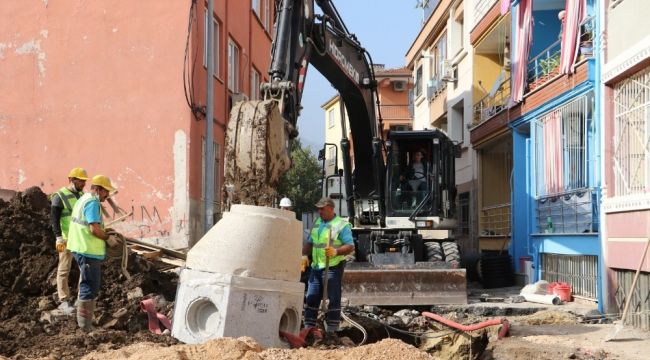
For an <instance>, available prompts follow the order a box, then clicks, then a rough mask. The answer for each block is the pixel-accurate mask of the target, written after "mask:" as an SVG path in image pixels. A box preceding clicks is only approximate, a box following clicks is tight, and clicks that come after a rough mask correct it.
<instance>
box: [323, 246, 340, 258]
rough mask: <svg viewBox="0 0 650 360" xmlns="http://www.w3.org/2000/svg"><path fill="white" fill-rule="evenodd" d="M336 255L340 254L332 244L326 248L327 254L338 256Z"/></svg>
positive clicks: (328, 255)
mask: <svg viewBox="0 0 650 360" xmlns="http://www.w3.org/2000/svg"><path fill="white" fill-rule="evenodd" d="M336 255H338V252H337V251H336V249H335V248H333V247H331V246H328V247H326V248H325V256H327V257H333V256H336Z"/></svg>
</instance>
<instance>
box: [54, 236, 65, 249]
mask: <svg viewBox="0 0 650 360" xmlns="http://www.w3.org/2000/svg"><path fill="white" fill-rule="evenodd" d="M56 251H57V252H64V251H65V240H63V237H61V236H57V237H56Z"/></svg>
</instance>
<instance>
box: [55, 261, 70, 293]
mask: <svg viewBox="0 0 650 360" xmlns="http://www.w3.org/2000/svg"><path fill="white" fill-rule="evenodd" d="M71 267H72V253H71V252H70V251H68V250H63V251H62V252H60V253H59V266H58V268H57V269H56V292H57V293H58V295H59V301H61V302H63V301H66V300H71V296H70V286H69V284H68V278H69V277H70V268H71Z"/></svg>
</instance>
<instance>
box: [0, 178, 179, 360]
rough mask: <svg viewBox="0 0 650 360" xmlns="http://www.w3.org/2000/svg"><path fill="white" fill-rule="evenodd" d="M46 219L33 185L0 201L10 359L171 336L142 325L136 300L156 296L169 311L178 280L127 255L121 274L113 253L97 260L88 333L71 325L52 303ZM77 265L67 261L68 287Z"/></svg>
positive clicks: (45, 203)
mask: <svg viewBox="0 0 650 360" xmlns="http://www.w3.org/2000/svg"><path fill="white" fill-rule="evenodd" d="M54 241H55V239H54V235H53V233H52V228H51V226H50V203H49V200H48V198H47V196H46V195H45V194H44V193H43V192H42V191H41V189H40V188H38V187H32V188H29V189H27V190H25V191H24V192H22V193H17V194H16V195H15V196H14V197H13V198H12V199H11V200H10V201H8V202H6V201H2V200H0V264H2V266H1V267H0V303H2V307H1V308H0V354H1V355H4V356H10V357H15V358H30V359H31V358H37V357H45V356H51V357H54V358H60V359H73V358H75V359H76V358H79V357H81V356H83V355H84V354H87V353H89V352H91V351H93V350H96V349H115V348H119V347H122V346H125V345H128V344H133V343H136V342H141V341H149V342H159V343H162V344H165V345H170V344H175V343H177V342H176V341H175V340H173V339H172V338H171V337H170V336H159V335H153V334H151V333H150V332H149V331H148V327H147V323H148V322H147V316H146V315H145V314H144V313H143V312H141V310H140V307H139V303H140V301H141V300H142V299H143V298H148V297H152V298H154V299H156V302H157V305H158V311H160V312H161V313H164V314H166V315H167V316H168V317H170V318H171V311H172V309H173V300H174V296H175V291H176V285H177V276H176V275H175V274H170V273H165V272H161V271H158V270H157V269H156V268H155V266H154V264H153V263H151V262H149V261H147V260H145V259H143V258H141V257H138V256H136V255H135V254H130V255H129V266H128V271H129V273H130V274H131V275H132V277H131V279H129V280H127V279H126V278H125V277H124V276H123V275H122V273H121V271H120V262H119V260H109V261H105V262H104V263H103V264H102V287H101V291H100V294H99V298H98V301H97V309H96V311H95V318H96V324H95V325H96V326H97V327H101V328H102V331H97V332H94V333H91V334H90V335H87V334H84V333H82V332H81V331H80V330H78V327H77V325H76V319H75V318H74V316H65V315H62V313H61V312H60V311H59V310H56V302H55V299H56V267H57V262H58V255H57V253H56V250H55V249H54ZM78 273H79V271H78V268H77V266H76V263H73V267H72V274H71V278H70V284H71V291H72V293H73V294H75V293H76V292H77V279H78V276H79V275H78Z"/></svg>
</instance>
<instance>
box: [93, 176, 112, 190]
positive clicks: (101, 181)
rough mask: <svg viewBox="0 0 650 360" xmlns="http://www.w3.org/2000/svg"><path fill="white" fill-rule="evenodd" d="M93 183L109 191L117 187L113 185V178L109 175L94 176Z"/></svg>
mask: <svg viewBox="0 0 650 360" xmlns="http://www.w3.org/2000/svg"><path fill="white" fill-rule="evenodd" d="M91 184H93V185H97V186H101V187H103V188H104V189H106V190H108V191H115V188H114V187H113V185H111V179H109V178H108V176H104V175H95V176H93V180H92V182H91Z"/></svg>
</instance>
